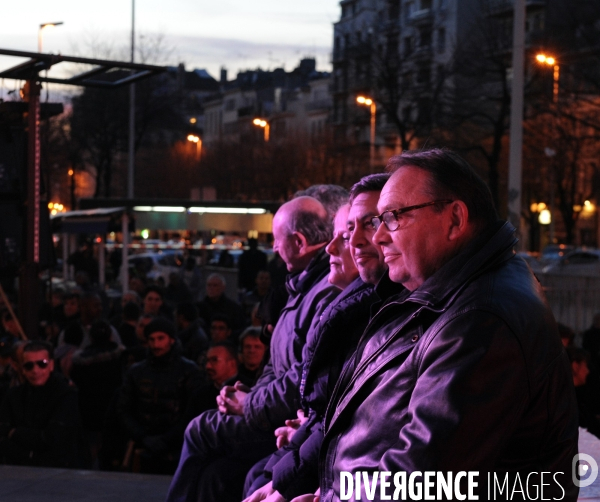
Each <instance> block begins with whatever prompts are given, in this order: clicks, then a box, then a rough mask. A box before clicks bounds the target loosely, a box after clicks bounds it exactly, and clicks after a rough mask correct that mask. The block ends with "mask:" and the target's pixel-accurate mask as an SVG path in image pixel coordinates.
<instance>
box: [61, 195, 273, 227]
mask: <svg viewBox="0 0 600 502" xmlns="http://www.w3.org/2000/svg"><path fill="white" fill-rule="evenodd" d="M279 205H280V204H279V203H277V202H239V201H197V200H181V199H133V200H129V199H82V200H81V201H80V207H82V208H89V209H93V208H113V209H114V208H117V209H120V210H123V208H124V207H127V208H129V210H130V214H133V215H134V218H135V221H136V227H137V228H145V229H148V230H205V231H209V230H219V231H223V232H247V231H249V230H255V231H257V232H260V233H271V231H272V224H273V214H274V213H275V212H276V211H277V209H278V208H279ZM66 214H69V213H66Z"/></svg>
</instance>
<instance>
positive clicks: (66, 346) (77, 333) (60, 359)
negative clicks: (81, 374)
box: [55, 322, 84, 378]
mask: <svg viewBox="0 0 600 502" xmlns="http://www.w3.org/2000/svg"><path fill="white" fill-rule="evenodd" d="M83 338H84V330H83V327H82V326H81V324H79V323H77V322H73V323H71V324H69V325H68V326H67V327H66V328H65V329H64V337H63V341H64V343H63V344H61V345H59V346H58V347H57V348H56V351H55V356H56V361H55V366H56V369H57V370H58V371H60V372H61V373H62V374H63V375H64V376H65V377H67V378H70V377H71V366H72V363H73V354H75V352H76V351H78V350H79V348H80V347H81V345H82V343H83Z"/></svg>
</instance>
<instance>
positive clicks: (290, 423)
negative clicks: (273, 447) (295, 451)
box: [275, 410, 308, 448]
mask: <svg viewBox="0 0 600 502" xmlns="http://www.w3.org/2000/svg"><path fill="white" fill-rule="evenodd" d="M296 415H297V416H298V418H294V419H291V420H286V421H285V426H284V427H278V428H277V429H275V437H276V438H277V439H276V440H275V441H276V444H277V448H281V447H282V446H285V445H287V444H289V443H290V441H291V440H292V437H293V436H294V434H296V431H297V430H298V429H299V428H300V426H301V425H302V424H303V423H304V422H306V421H307V420H308V417H305V416H304V410H298V411H297V412H296Z"/></svg>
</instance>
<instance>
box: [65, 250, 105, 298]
mask: <svg viewBox="0 0 600 502" xmlns="http://www.w3.org/2000/svg"><path fill="white" fill-rule="evenodd" d="M67 263H68V264H69V265H73V268H74V269H75V275H77V273H79V272H83V273H84V274H86V275H87V277H88V281H91V282H94V283H95V282H98V261H97V260H96V258H94V247H93V244H92V243H91V242H90V241H85V242H84V243H83V245H82V246H81V247H80V249H78V250H77V251H75V252H74V253H72V254H71V255H70V256H69V258H68V259H67ZM84 291H87V290H85V289H84Z"/></svg>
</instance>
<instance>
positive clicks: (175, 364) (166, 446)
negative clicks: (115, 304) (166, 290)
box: [117, 318, 201, 474]
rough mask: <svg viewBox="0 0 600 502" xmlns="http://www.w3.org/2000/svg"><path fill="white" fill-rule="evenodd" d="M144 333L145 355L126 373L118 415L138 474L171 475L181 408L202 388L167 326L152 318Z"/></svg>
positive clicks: (182, 418)
mask: <svg viewBox="0 0 600 502" xmlns="http://www.w3.org/2000/svg"><path fill="white" fill-rule="evenodd" d="M144 334H145V335H146V338H147V339H148V347H149V349H150V355H149V356H148V358H147V359H146V360H145V361H142V362H140V363H137V364H134V365H133V366H132V367H131V368H130V369H129V371H127V373H126V375H125V379H124V382H123V386H122V388H121V392H120V395H119V397H118V402H117V414H118V416H119V419H120V422H121V426H122V427H123V429H124V430H125V431H127V433H128V435H129V437H130V438H131V439H133V440H134V441H135V442H136V445H137V446H138V448H141V449H142V454H141V469H142V472H148V473H152V474H172V473H173V471H174V470H175V467H176V465H177V460H178V458H179V452H180V450H181V443H182V440H183V432H184V430H185V427H186V426H187V422H186V418H187V416H188V415H187V414H186V409H187V406H188V404H189V401H190V397H191V396H192V394H193V393H194V392H195V391H196V390H197V389H198V388H199V386H200V385H201V380H200V370H199V369H198V367H197V366H196V364H194V363H193V362H192V361H190V360H188V359H185V358H183V357H181V355H179V353H178V350H177V349H175V348H174V346H175V342H176V334H175V326H174V325H173V324H172V323H171V322H169V321H167V320H166V319H163V318H156V319H154V320H153V321H152V322H150V323H149V324H148V325H147V326H146V328H145V330H144Z"/></svg>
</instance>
